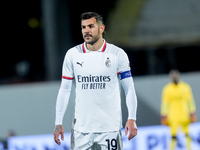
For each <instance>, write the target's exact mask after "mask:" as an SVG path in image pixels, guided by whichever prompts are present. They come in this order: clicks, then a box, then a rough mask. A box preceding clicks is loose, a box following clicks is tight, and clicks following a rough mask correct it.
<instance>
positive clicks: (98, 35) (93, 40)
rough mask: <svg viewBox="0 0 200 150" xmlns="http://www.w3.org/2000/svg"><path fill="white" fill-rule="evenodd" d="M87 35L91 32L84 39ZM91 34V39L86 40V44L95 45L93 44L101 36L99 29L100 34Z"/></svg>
mask: <svg viewBox="0 0 200 150" xmlns="http://www.w3.org/2000/svg"><path fill="white" fill-rule="evenodd" d="M87 35H89V34H86V35H84V39H85V37H86V36H87ZM90 36H91V37H92V39H91V41H88V42H86V40H85V42H86V44H91V45H93V44H95V43H96V42H97V41H98V40H99V38H100V34H99V30H98V34H97V35H95V36H92V35H90Z"/></svg>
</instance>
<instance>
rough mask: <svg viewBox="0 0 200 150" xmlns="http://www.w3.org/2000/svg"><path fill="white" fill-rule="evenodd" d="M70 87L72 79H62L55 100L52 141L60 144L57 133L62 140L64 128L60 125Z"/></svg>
mask: <svg viewBox="0 0 200 150" xmlns="http://www.w3.org/2000/svg"><path fill="white" fill-rule="evenodd" d="M71 87H72V80H68V79H64V78H63V79H62V82H61V87H60V89H59V92H58V96H57V101H56V119H55V129H54V141H55V142H56V143H57V144H58V145H60V144H61V143H60V140H59V135H60V134H61V140H64V128H63V126H62V122H63V117H64V114H65V111H66V109H67V105H68V102H69V97H70V92H71Z"/></svg>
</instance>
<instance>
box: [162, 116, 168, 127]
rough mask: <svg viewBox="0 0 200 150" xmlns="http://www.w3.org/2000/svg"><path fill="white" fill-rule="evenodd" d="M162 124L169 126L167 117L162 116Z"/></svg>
mask: <svg viewBox="0 0 200 150" xmlns="http://www.w3.org/2000/svg"><path fill="white" fill-rule="evenodd" d="M161 124H162V125H166V126H167V125H168V120H167V116H161Z"/></svg>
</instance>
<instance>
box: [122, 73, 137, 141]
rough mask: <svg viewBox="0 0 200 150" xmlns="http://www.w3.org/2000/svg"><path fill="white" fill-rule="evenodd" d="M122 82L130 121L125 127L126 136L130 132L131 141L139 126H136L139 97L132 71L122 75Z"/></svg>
mask: <svg viewBox="0 0 200 150" xmlns="http://www.w3.org/2000/svg"><path fill="white" fill-rule="evenodd" d="M120 82H121V85H122V87H123V89H124V91H125V95H126V105H127V108H128V121H127V123H126V126H125V135H127V134H128V131H129V136H128V139H129V140H131V139H132V138H133V137H135V136H136V135H137V125H136V111H137V97H136V93H135V88H134V83H133V79H132V75H131V72H130V70H128V71H125V72H121V73H120Z"/></svg>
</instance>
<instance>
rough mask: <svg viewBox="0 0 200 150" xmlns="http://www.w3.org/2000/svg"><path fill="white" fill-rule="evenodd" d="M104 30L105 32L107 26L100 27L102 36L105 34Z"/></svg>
mask: <svg viewBox="0 0 200 150" xmlns="http://www.w3.org/2000/svg"><path fill="white" fill-rule="evenodd" d="M104 30H105V25H104V24H102V25H101V26H100V32H101V34H103V32H104Z"/></svg>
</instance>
